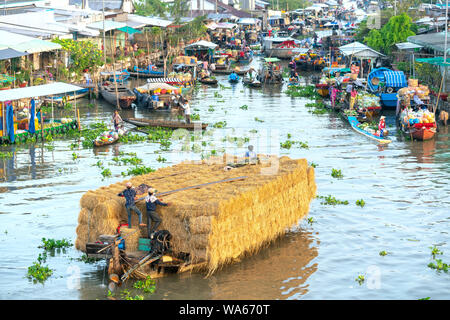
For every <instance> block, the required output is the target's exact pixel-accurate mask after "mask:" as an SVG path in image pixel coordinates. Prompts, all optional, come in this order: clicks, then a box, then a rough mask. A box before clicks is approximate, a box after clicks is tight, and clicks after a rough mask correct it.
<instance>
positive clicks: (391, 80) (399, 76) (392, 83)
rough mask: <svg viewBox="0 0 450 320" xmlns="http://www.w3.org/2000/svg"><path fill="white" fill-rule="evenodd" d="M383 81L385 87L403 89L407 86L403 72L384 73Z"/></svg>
mask: <svg viewBox="0 0 450 320" xmlns="http://www.w3.org/2000/svg"><path fill="white" fill-rule="evenodd" d="M384 80H385V83H386V87H395V88H404V87H407V86H408V84H407V83H406V77H405V74H404V73H403V71H385V72H384Z"/></svg>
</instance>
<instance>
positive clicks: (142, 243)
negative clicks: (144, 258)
mask: <svg viewBox="0 0 450 320" xmlns="http://www.w3.org/2000/svg"><path fill="white" fill-rule="evenodd" d="M150 242H151V240H150V239H146V238H139V247H138V249H139V250H140V251H150V248H151V246H150Z"/></svg>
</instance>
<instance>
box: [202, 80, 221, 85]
mask: <svg viewBox="0 0 450 320" xmlns="http://www.w3.org/2000/svg"><path fill="white" fill-rule="evenodd" d="M199 81H200V82H201V83H203V84H209V85H216V84H217V79H211V78H203V79H200V80H199Z"/></svg>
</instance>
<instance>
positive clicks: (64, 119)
mask: <svg viewBox="0 0 450 320" xmlns="http://www.w3.org/2000/svg"><path fill="white" fill-rule="evenodd" d="M70 122H72V119H70V118H61V123H62V124H65V123H70Z"/></svg>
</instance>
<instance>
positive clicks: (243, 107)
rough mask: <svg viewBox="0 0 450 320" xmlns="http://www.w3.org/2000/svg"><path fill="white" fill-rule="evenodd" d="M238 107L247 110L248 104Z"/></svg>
mask: <svg viewBox="0 0 450 320" xmlns="http://www.w3.org/2000/svg"><path fill="white" fill-rule="evenodd" d="M239 109H242V110H248V105H246V104H244V105H243V106H240V107H239Z"/></svg>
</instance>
